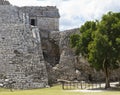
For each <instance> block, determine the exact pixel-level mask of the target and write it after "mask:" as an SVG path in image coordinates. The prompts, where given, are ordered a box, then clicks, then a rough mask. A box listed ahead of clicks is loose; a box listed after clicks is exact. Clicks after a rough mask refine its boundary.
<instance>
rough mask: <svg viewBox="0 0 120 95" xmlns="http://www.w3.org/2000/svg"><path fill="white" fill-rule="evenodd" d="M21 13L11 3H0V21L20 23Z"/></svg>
mask: <svg viewBox="0 0 120 95" xmlns="http://www.w3.org/2000/svg"><path fill="white" fill-rule="evenodd" d="M22 14H23V13H20V12H19V11H18V9H17V7H14V6H12V5H0V23H7V24H11V23H15V24H17V23H22V22H23V21H22V19H23V18H22Z"/></svg>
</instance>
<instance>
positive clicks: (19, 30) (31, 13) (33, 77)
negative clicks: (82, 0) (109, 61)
mask: <svg viewBox="0 0 120 95" xmlns="http://www.w3.org/2000/svg"><path fill="white" fill-rule="evenodd" d="M59 17H60V15H59V11H58V9H57V8H56V7H55V6H47V7H38V6H37V7H32V6H31V7H16V6H12V5H11V4H10V3H9V2H8V1H6V0H0V83H5V80H8V81H13V82H14V84H13V85H14V88H16V89H31V88H41V87H46V86H47V85H48V84H52V83H55V82H57V79H67V80H75V79H77V80H80V81H81V80H85V81H88V80H89V76H91V77H92V78H93V79H96V80H100V81H101V80H103V79H104V78H105V77H104V75H103V72H97V71H95V70H94V69H93V68H91V67H90V66H89V64H88V62H87V61H86V60H85V59H84V58H83V57H81V56H76V55H75V51H74V49H72V48H71V46H70V35H72V34H75V33H77V34H79V33H80V32H79V29H71V30H66V31H59ZM118 71H119V70H118ZM118 71H117V72H118ZM116 74H117V73H116V71H114V72H113V75H112V76H111V79H112V80H116V78H119V77H120V76H117V75H116Z"/></svg>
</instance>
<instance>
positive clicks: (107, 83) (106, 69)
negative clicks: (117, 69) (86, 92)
mask: <svg viewBox="0 0 120 95" xmlns="http://www.w3.org/2000/svg"><path fill="white" fill-rule="evenodd" d="M105 76H106V77H105V78H106V80H105V81H106V83H105V89H107V88H110V79H109V77H110V76H109V70H108V68H107V66H105Z"/></svg>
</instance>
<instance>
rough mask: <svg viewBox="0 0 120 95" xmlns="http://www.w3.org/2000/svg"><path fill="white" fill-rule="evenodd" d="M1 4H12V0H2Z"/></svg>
mask: <svg viewBox="0 0 120 95" xmlns="http://www.w3.org/2000/svg"><path fill="white" fill-rule="evenodd" d="M0 5H10V2H9V1H7V0H0Z"/></svg>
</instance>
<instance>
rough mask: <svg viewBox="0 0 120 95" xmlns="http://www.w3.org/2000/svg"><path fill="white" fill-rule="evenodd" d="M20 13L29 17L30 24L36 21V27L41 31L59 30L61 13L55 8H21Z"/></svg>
mask: <svg viewBox="0 0 120 95" xmlns="http://www.w3.org/2000/svg"><path fill="white" fill-rule="evenodd" d="M19 11H22V12H23V13H26V14H28V15H29V23H31V19H34V20H35V25H36V26H37V27H38V28H39V29H40V30H45V31H46V30H47V31H58V30H59V17H60V16H59V11H58V9H57V8H56V7H54V6H47V7H39V6H38V7H21V8H19Z"/></svg>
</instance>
